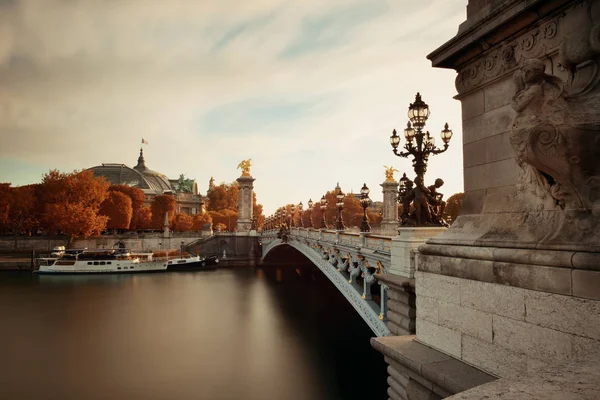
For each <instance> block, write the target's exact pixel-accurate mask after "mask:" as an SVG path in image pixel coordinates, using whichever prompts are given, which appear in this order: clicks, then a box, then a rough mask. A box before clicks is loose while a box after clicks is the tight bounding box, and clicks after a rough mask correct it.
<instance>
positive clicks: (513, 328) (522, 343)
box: [417, 315, 572, 362]
mask: <svg viewBox="0 0 600 400" xmlns="http://www.w3.org/2000/svg"><path fill="white" fill-rule="evenodd" d="M492 324H493V329H494V346H499V347H503V348H505V349H510V350H511V351H513V352H515V353H522V354H524V355H526V356H528V357H533V358H536V359H538V360H541V361H547V362H556V361H557V360H567V359H570V358H571V357H572V337H571V335H568V334H566V333H563V332H559V331H556V330H553V329H548V328H544V327H541V326H536V325H533V324H529V323H526V322H521V321H516V320H513V319H510V318H505V317H500V316H497V315H494V317H493V320H492ZM417 328H418V324H417Z"/></svg>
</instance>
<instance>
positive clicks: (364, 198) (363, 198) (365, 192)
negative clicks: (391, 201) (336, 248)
mask: <svg viewBox="0 0 600 400" xmlns="http://www.w3.org/2000/svg"><path fill="white" fill-rule="evenodd" d="M370 192H371V191H370V190H369V188H368V187H367V184H366V183H365V184H363V187H362V188H361V189H360V205H361V206H362V208H363V219H362V223H361V224H360V231H361V232H371V225H369V218H368V217H367V207H369V206H370V205H371V199H370V198H369V193H370Z"/></svg>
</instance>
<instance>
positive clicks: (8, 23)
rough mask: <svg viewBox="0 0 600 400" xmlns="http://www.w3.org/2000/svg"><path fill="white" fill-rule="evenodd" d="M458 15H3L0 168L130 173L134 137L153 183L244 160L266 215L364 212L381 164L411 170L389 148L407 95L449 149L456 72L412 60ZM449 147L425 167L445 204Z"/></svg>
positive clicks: (360, 0)
mask: <svg viewBox="0 0 600 400" xmlns="http://www.w3.org/2000/svg"><path fill="white" fill-rule="evenodd" d="M464 3H465V4H458V5H457V4H455V3H453V2H446V1H442V0H428V1H422V2H419V3H415V2H413V1H405V0H398V1H383V0H353V1H348V0H330V1H327V2H323V1H320V0H302V1H299V0H298V1H289V0H253V1H251V2H240V1H233V0H221V1H218V2H215V1H212V0H211V1H208V0H206V1H194V2H190V1H188V0H170V1H169V2H148V1H146V0H121V1H100V0H87V1H84V0H81V1H76V0H71V1H59V0H21V1H18V0H14V1H11V2H6V1H4V2H0V88H1V89H0V140H1V145H0V157H2V158H3V159H5V160H6V159H8V157H10V160H17V161H18V162H21V163H25V164H35V165H50V166H52V167H56V168H59V169H61V170H72V169H75V168H77V169H81V168H87V167H91V166H94V165H98V164H100V163H102V162H123V163H126V164H128V165H134V164H135V161H136V159H137V151H138V149H137V146H138V145H139V142H140V140H141V138H142V137H144V138H146V139H147V140H149V141H150V143H151V145H149V146H147V148H146V149H145V154H146V160H147V163H148V165H149V166H150V167H151V168H152V169H154V170H157V171H160V172H162V173H165V174H166V175H168V176H170V177H177V176H179V174H180V173H182V172H183V173H186V176H189V177H192V178H196V179H198V180H199V181H200V184H201V187H202V182H208V179H209V178H210V177H211V176H214V177H215V179H217V181H222V180H224V181H231V180H233V179H235V178H236V177H237V176H238V175H239V171H237V170H236V169H235V167H236V166H237V164H238V162H239V161H240V160H241V159H245V158H248V157H252V159H253V164H254V166H253V169H252V173H253V174H254V176H255V177H256V178H257V181H256V183H255V184H256V190H257V195H258V199H259V201H260V202H263V203H264V205H265V209H266V211H267V212H269V211H271V209H273V208H275V207H276V206H278V205H279V204H282V203H287V202H299V201H300V200H303V201H304V202H306V201H307V198H308V197H310V196H312V197H316V194H318V195H319V196H320V194H322V192H324V191H325V190H327V189H329V188H331V187H333V186H334V185H335V182H336V181H337V180H340V183H341V184H344V185H346V186H351V187H356V188H358V187H359V183H360V185H362V183H363V181H366V182H367V184H368V185H369V186H370V187H371V189H372V191H371V193H372V194H373V196H375V197H376V196H377V193H376V192H377V190H375V189H374V188H376V187H377V185H378V184H379V181H382V180H383V172H382V167H381V164H382V160H385V163H387V164H395V165H396V166H397V167H402V168H404V169H405V170H410V161H409V160H405V159H398V158H396V157H394V156H393V154H391V149H390V147H389V142H388V138H389V135H390V134H391V130H392V129H393V128H397V129H402V128H403V127H404V125H405V123H406V108H407V106H408V103H409V102H411V101H413V99H414V94H415V93H416V92H417V91H421V92H422V94H423V97H424V99H425V101H427V102H428V103H429V104H430V107H431V110H432V116H431V119H430V122H429V124H428V125H429V126H430V130H431V131H432V132H433V131H434V130H438V129H441V127H442V126H443V123H444V122H445V121H446V120H448V122H450V124H451V126H452V127H453V128H454V129H455V133H457V134H456V135H455V137H456V138H458V137H459V136H460V132H459V131H460V129H459V127H460V108H459V103H458V102H457V101H455V100H453V99H452V96H453V95H454V94H455V90H454V86H453V82H454V76H455V75H454V72H453V71H447V70H437V69H432V68H431V67H430V64H429V62H428V61H427V60H426V59H425V55H426V54H427V53H429V52H430V51H432V50H434V49H435V48H436V47H438V46H439V45H441V44H442V43H443V42H445V41H446V40H448V39H450V38H451V37H452V36H453V35H454V33H455V32H456V29H457V27H458V24H459V23H460V22H462V21H463V19H464V8H465V6H466V1H465V2H464ZM453 141H455V142H456V143H453V144H452V146H451V149H450V150H449V151H448V152H447V153H445V154H444V155H440V156H438V157H434V158H432V161H431V164H430V168H429V173H430V174H431V178H433V176H437V174H438V173H439V175H440V176H444V180H445V181H446V186H448V187H449V189H448V190H447V192H449V193H453V192H455V191H459V190H461V188H462V167H461V166H462V161H461V159H460V158H461V153H460V143H459V140H457V139H453ZM436 158H437V159H440V160H446V164H451V166H450V167H449V166H448V165H442V166H441V167H438V166H437V163H438V161H437V160H436ZM449 160H452V161H451V162H449ZM440 162H441V161H440ZM438 171H439V172H438ZM444 174H447V175H448V174H449V175H452V177H450V178H447V177H446V176H447V175H444ZM6 175H7V174H5V175H4V176H3V177H2V179H5V180H12V181H13V182H14V181H15V180H14V179H9V178H10V176H8V177H6ZM8 175H10V174H8ZM38 175H39V174H38V173H37V172H36V173H32V174H30V179H29V181H36V180H39V176H38ZM26 176H27V174H21V175H19V180H20V182H22V183H27V182H28V180H27V179H26ZM284 177H285V181H286V190H280V185H281V180H282V179H283V178H284ZM354 181H356V183H354ZM287 182H291V184H290V185H289V186H290V187H289V188H287ZM349 189H350V187H347V188H346V189H345V190H349ZM315 192H316V194H315ZM304 197H307V198H306V199H305V198H304ZM313 200H314V199H313Z"/></svg>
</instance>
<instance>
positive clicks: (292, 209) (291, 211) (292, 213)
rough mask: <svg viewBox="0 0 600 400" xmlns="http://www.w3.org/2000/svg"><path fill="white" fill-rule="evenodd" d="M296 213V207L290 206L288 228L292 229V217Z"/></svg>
mask: <svg viewBox="0 0 600 400" xmlns="http://www.w3.org/2000/svg"><path fill="white" fill-rule="evenodd" d="M295 213H296V206H295V205H293V204H292V207H290V228H293V227H294V215H295Z"/></svg>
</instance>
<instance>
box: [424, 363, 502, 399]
mask: <svg viewBox="0 0 600 400" xmlns="http://www.w3.org/2000/svg"><path fill="white" fill-rule="evenodd" d="M421 373H422V375H423V376H424V377H425V378H426V379H428V380H430V381H432V382H443V387H444V389H442V390H444V391H445V392H446V393H445V395H446V396H448V395H450V394H451V393H458V392H462V391H464V390H468V389H471V388H472V387H475V386H479V385H483V384H485V383H488V382H492V381H494V380H495V378H494V377H492V376H490V375H488V374H486V373H485V372H483V371H481V370H479V369H476V368H473V367H472V366H470V365H468V364H466V363H464V362H462V361H460V360H456V359H449V360H444V361H439V362H436V363H431V364H426V365H423V368H422V370H421ZM435 389H437V387H436V386H434V390H435ZM436 392H438V391H437V390H436ZM438 393H439V392H438Z"/></svg>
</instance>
